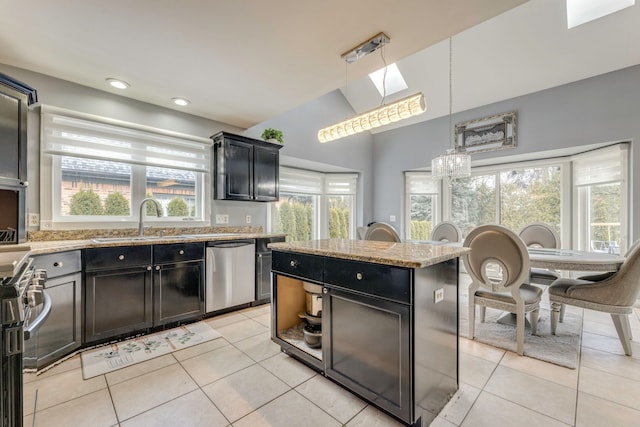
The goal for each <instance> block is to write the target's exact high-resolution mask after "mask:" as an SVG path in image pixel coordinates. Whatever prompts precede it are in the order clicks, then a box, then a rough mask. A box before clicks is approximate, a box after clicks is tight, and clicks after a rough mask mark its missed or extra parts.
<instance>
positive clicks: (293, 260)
mask: <svg viewBox="0 0 640 427" xmlns="http://www.w3.org/2000/svg"><path fill="white" fill-rule="evenodd" d="M290 264H291V267H295V266H296V265H298V263H297V262H296V260H295V259H292V260H291V262H290Z"/></svg>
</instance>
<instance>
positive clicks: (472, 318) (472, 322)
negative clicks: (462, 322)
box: [469, 295, 476, 340]
mask: <svg viewBox="0 0 640 427" xmlns="http://www.w3.org/2000/svg"><path fill="white" fill-rule="evenodd" d="M475 326H476V301H475V298H474V297H473V296H471V295H469V339H470V340H472V339H473V337H474V333H475Z"/></svg>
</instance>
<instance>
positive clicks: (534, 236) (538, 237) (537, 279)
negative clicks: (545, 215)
mask: <svg viewBox="0 0 640 427" xmlns="http://www.w3.org/2000/svg"><path fill="white" fill-rule="evenodd" d="M518 235H519V236H520V238H521V239H522V241H523V242H524V244H525V245H527V246H528V247H531V248H552V249H553V248H555V249H559V248H560V236H558V233H556V231H555V230H554V229H553V228H552V227H551V226H549V225H547V224H545V223H542V222H532V223H531V224H527V225H525V226H524V227H523V228H522V230H520V232H519V233H518ZM559 278H560V275H559V274H558V273H557V272H556V271H553V270H549V269H547V268H536V267H533V268H531V274H530V275H529V283H535V284H537V285H545V286H549V285H550V284H551V283H553V281H554V280H557V279H559Z"/></svg>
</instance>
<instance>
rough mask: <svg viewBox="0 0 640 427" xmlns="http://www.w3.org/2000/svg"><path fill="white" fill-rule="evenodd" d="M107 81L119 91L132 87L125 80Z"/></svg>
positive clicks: (111, 79)
mask: <svg viewBox="0 0 640 427" xmlns="http://www.w3.org/2000/svg"><path fill="white" fill-rule="evenodd" d="M106 81H107V83H109V84H110V85H111V86H113V87H115V88H117V89H126V88H128V87H129V86H130V85H129V83H127V82H125V81H124V80H118V79H113V78H108V79H106Z"/></svg>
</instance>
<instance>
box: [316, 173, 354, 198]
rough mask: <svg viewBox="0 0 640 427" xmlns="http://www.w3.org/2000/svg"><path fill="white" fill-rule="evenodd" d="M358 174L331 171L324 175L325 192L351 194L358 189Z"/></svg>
mask: <svg viewBox="0 0 640 427" xmlns="http://www.w3.org/2000/svg"><path fill="white" fill-rule="evenodd" d="M357 187H358V174H355V173H332V174H327V175H325V177H324V192H325V194H333V195H340V194H344V195H352V194H356V193H357V190H358V188H357Z"/></svg>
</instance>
